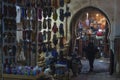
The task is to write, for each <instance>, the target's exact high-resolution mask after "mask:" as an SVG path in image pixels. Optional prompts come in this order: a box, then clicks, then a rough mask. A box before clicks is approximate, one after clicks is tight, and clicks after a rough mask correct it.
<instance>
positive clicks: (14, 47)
mask: <svg viewBox="0 0 120 80" xmlns="http://www.w3.org/2000/svg"><path fill="white" fill-rule="evenodd" d="M16 50H17V48H16V46H15V45H13V46H12V54H13V56H14V55H15V53H16Z"/></svg>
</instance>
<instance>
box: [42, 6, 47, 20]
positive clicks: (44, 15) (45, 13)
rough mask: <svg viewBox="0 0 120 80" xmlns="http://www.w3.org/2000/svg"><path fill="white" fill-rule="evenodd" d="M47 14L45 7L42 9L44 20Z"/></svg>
mask: <svg viewBox="0 0 120 80" xmlns="http://www.w3.org/2000/svg"><path fill="white" fill-rule="evenodd" d="M47 14H48V10H47V7H44V8H43V17H44V18H46V17H47Z"/></svg>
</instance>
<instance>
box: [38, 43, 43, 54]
mask: <svg viewBox="0 0 120 80" xmlns="http://www.w3.org/2000/svg"><path fill="white" fill-rule="evenodd" d="M38 52H39V53H41V52H42V45H41V44H39V45H38Z"/></svg>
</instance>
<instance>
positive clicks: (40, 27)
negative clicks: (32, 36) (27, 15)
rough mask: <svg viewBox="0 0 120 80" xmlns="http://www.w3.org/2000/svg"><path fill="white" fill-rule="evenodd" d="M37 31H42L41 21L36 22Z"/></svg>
mask: <svg viewBox="0 0 120 80" xmlns="http://www.w3.org/2000/svg"><path fill="white" fill-rule="evenodd" d="M38 26H39V31H41V30H42V21H38Z"/></svg>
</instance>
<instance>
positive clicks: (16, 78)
mask: <svg viewBox="0 0 120 80" xmlns="http://www.w3.org/2000/svg"><path fill="white" fill-rule="evenodd" d="M42 76H44V74H43V73H41V74H39V75H37V76H27V75H15V74H3V79H4V80H38V79H39V78H40V77H42Z"/></svg>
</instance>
